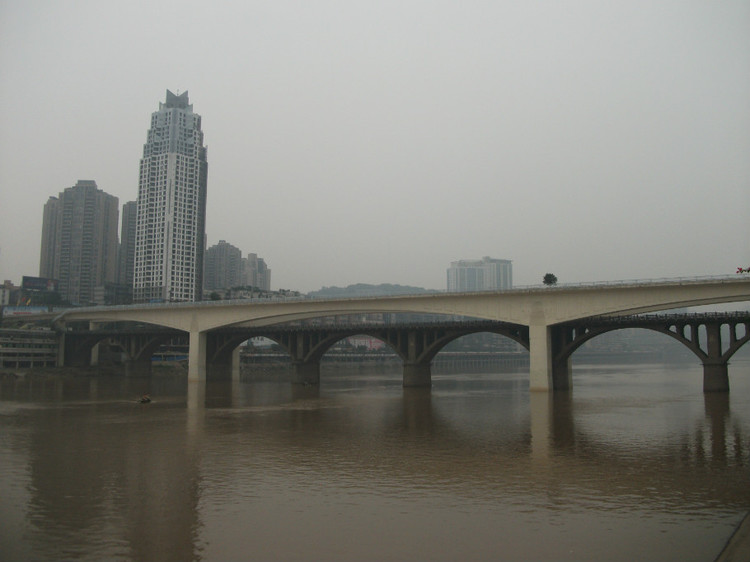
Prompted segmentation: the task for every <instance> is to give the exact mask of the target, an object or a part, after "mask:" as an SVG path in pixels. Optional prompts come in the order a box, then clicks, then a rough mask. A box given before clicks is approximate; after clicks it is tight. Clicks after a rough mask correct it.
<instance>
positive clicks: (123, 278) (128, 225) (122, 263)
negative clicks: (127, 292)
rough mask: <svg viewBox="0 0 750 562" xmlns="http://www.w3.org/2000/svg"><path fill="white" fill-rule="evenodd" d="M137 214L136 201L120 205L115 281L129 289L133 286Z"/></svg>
mask: <svg viewBox="0 0 750 562" xmlns="http://www.w3.org/2000/svg"><path fill="white" fill-rule="evenodd" d="M137 215H138V203H137V202H136V201H128V202H127V203H125V204H124V205H123V206H122V225H121V227H120V250H119V255H118V264H117V266H118V268H117V282H118V283H119V284H120V285H125V286H128V287H130V288H131V289H132V287H133V271H134V268H135V221H136V217H137Z"/></svg>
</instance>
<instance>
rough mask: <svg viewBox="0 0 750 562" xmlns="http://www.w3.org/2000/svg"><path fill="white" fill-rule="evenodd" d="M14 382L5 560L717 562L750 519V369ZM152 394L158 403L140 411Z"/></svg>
mask: <svg viewBox="0 0 750 562" xmlns="http://www.w3.org/2000/svg"><path fill="white" fill-rule="evenodd" d="M573 385H574V388H573V391H572V392H570V393H565V394H555V395H547V394H545V393H529V391H528V374H527V372H526V371H525V370H519V371H512V372H504V373H465V372H464V373H461V372H456V373H450V372H445V373H441V374H434V375H433V387H432V389H404V388H402V387H401V377H400V373H399V370H398V368H396V369H385V370H382V369H381V370H367V369H362V368H358V367H351V366H348V367H346V368H344V367H341V366H338V367H325V366H324V369H323V373H322V376H321V385H320V387H297V386H292V385H290V384H289V383H287V382H285V381H283V380H273V378H272V377H266V380H256V381H243V382H235V383H232V382H216V383H208V384H207V385H205V386H202V385H197V384H190V385H189V384H188V383H187V382H186V381H185V379H184V376H174V375H170V376H154V377H151V378H123V377H104V376H102V377H76V378H73V377H59V376H57V377H41V376H30V375H27V376H26V377H25V378H22V379H12V378H6V379H4V380H3V381H2V382H1V383H0V559H1V560H4V561H6V562H11V561H25V560H38V561H47V560H50V561H51V560H92V561H103V560H138V561H141V560H142V561H170V560H175V561H191V560H195V561H198V560H201V561H227V560H229V561H231V560H261V561H273V560H284V561H286V560H292V561H293V560H315V561H318V560H326V561H336V560H373V561H374V560H377V561H388V560H409V561H416V560H419V561H422V560H434V561H443V560H445V561H455V560H513V561H523V560H611V561H619V560H622V561H628V562H630V561H632V560H659V561H669V560H675V561H690V560H696V561H702V562H703V561H711V560H714V558H715V557H716V556H717V555H718V554H719V552H720V551H721V549H722V548H723V546H724V545H725V543H726V541H727V540H728V538H729V537H730V535H731V534H732V532H733V530H734V529H735V527H736V525H737V524H738V523H739V522H740V520H741V519H742V517H743V516H744V515H745V513H746V512H747V511H748V509H749V508H750V439H749V438H750V361H746V360H745V361H744V362H743V361H739V362H736V363H733V365H732V366H731V367H730V386H731V391H730V393H729V394H721V395H704V394H703V392H702V370H701V368H700V366H697V365H692V364H690V365H661V364H656V365H651V364H640V365H588V366H586V365H583V366H576V367H575V369H574V376H573ZM145 392H148V393H150V395H151V397H152V399H153V401H152V402H151V403H150V404H139V403H137V402H136V398H137V397H138V396H140V395H141V394H142V393H145Z"/></svg>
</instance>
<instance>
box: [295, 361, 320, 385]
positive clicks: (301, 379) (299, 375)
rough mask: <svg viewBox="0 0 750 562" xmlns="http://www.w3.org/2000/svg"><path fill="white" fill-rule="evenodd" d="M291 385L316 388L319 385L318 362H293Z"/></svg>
mask: <svg viewBox="0 0 750 562" xmlns="http://www.w3.org/2000/svg"><path fill="white" fill-rule="evenodd" d="M292 365H293V366H294V371H293V372H292V384H303V385H305V386H310V385H313V386H318V385H319V384H320V361H293V362H292Z"/></svg>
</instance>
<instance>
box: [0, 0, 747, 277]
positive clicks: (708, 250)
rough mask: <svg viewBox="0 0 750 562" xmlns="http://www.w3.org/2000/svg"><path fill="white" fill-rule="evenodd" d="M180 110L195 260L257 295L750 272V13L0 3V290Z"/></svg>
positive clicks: (589, 6)
mask: <svg viewBox="0 0 750 562" xmlns="http://www.w3.org/2000/svg"><path fill="white" fill-rule="evenodd" d="M167 89H170V90H172V91H173V92H175V93H177V92H178V91H179V92H184V91H185V90H188V92H189V96H190V102H191V103H192V104H193V109H194V111H195V112H196V113H198V114H200V115H202V117H203V131H204V135H205V136H204V139H205V142H206V144H207V146H208V162H209V175H208V211H207V226H206V230H207V235H208V243H209V245H213V244H215V243H217V242H218V241H219V240H226V241H227V242H229V243H231V244H234V245H235V246H237V247H239V248H240V249H241V250H242V251H243V253H244V254H247V253H248V252H255V253H257V254H258V255H259V256H261V257H263V258H265V260H266V262H267V264H268V266H269V267H270V268H271V270H272V288H274V289H277V288H286V289H297V290H301V291H310V290H316V289H319V288H320V287H322V286H331V285H338V286H345V285H348V284H352V283H398V284H404V285H417V286H421V287H426V288H432V289H444V288H445V287H446V273H445V272H446V269H447V268H448V267H449V265H450V262H451V261H455V260H459V259H477V258H481V257H482V256H491V257H494V258H503V259H510V260H513V268H514V281H515V283H516V284H536V283H541V280H542V277H543V275H544V273H546V272H553V273H555V274H556V275H557V277H558V279H559V280H560V282H579V281H598V280H618V279H636V278H660V277H676V276H702V275H720V274H734V272H735V270H736V268H737V267H738V266H741V265H742V266H750V2H748V1H747V0H722V1H720V2H715V1H708V0H700V1H697V0H674V1H666V0H664V1H662V0H622V1H608V2H604V1H601V0H590V1H570V2H565V1H534V0H518V1H503V0H493V1H471V0H462V1H460V2H459V1H451V2H449V1H441V0H430V1H427V0H425V1H415V0H398V1H391V0H378V1H377V2H365V1H357V0H341V1H334V0H307V1H294V2H292V1H287V0H268V1H266V0H263V1H253V0H247V1H237V2H222V1H220V0H219V1H210V2H208V1H205V0H201V1H200V2H194V1H192V0H179V1H174V2H161V1H158V0H149V1H141V0H135V1H134V0H129V1H127V2H124V1H123V2H119V1H117V2H115V1H102V0H90V1H80V0H68V1H65V2H63V1H41V0H39V1H38V0H0V102H1V103H0V280H2V279H10V280H12V281H14V282H16V283H20V281H21V276H22V275H38V273H39V248H40V239H41V225H42V209H43V206H44V203H45V202H46V201H47V199H48V197H49V196H51V195H57V194H58V193H59V192H60V191H62V190H63V189H65V188H67V187H71V186H73V185H74V184H75V183H76V181H77V180H79V179H93V180H95V181H96V182H97V184H98V186H99V188H100V189H102V190H104V191H105V192H107V193H110V194H112V195H115V196H117V197H118V198H119V199H120V204H121V205H122V204H123V203H124V202H126V201H130V200H134V199H135V198H136V194H137V188H138V166H139V160H140V158H141V155H142V150H143V143H144V142H145V140H146V131H147V129H148V126H149V123H150V117H151V113H153V112H154V111H156V110H158V107H159V102H160V101H164V99H165V92H166V90H167Z"/></svg>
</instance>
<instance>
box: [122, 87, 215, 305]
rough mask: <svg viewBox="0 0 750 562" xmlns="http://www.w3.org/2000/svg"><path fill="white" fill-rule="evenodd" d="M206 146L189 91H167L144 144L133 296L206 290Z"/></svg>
mask: <svg viewBox="0 0 750 562" xmlns="http://www.w3.org/2000/svg"><path fill="white" fill-rule="evenodd" d="M206 153H207V149H206V147H205V146H204V145H203V131H202V130H201V117H200V115H197V114H195V113H193V106H192V105H190V103H189V100H188V93H187V92H184V93H182V94H180V95H175V94H173V93H172V92H170V91H169V90H167V99H166V102H165V103H159V111H156V112H155V113H153V114H152V115H151V128H150V129H149V131H148V135H147V137H146V144H144V145H143V158H142V159H141V168H140V180H139V185H138V212H137V219H136V234H135V271H134V276H133V300H134V301H136V302H146V301H152V300H165V301H196V300H201V296H202V291H203V253H204V245H205V242H204V241H205V230H206V186H207V180H208V162H207V160H206Z"/></svg>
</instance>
